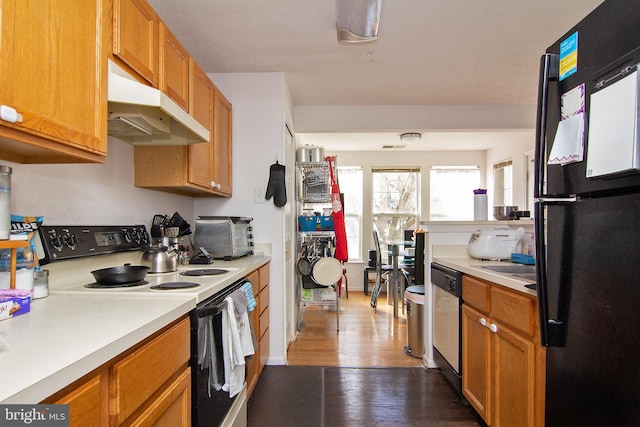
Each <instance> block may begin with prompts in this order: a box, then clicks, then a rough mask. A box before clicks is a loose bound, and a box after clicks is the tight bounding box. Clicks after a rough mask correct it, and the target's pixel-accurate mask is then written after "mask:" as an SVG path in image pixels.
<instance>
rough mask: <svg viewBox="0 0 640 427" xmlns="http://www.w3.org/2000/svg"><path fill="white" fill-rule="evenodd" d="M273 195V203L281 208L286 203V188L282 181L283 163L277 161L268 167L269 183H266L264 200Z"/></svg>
mask: <svg viewBox="0 0 640 427" xmlns="http://www.w3.org/2000/svg"><path fill="white" fill-rule="evenodd" d="M271 197H273V204H274V205H276V206H277V207H279V208H281V207H283V206H284V205H286V204H287V189H286V187H285V183H284V165H281V164H279V163H278V162H277V161H276V162H275V164H273V165H271V167H270V168H269V184H267V192H266V194H265V197H264V198H265V200H269V199H270V198H271Z"/></svg>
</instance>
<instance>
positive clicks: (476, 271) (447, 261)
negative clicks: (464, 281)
mask: <svg viewBox="0 0 640 427" xmlns="http://www.w3.org/2000/svg"><path fill="white" fill-rule="evenodd" d="M433 262H435V263H437V264H441V265H444V266H445V267H449V268H452V269H454V270H457V271H460V272H462V273H464V274H468V275H470V276H474V277H478V278H480V279H484V280H487V281H489V282H493V283H497V284H499V285H502V286H504V287H507V288H510V289H513V290H516V291H518V292H522V293H524V294H528V295H532V296H535V297H537V293H536V291H534V290H532V289H529V288H525V286H524V285H527V284H529V283H531V281H530V280H523V279H519V278H517V277H514V276H510V275H508V274H501V273H496V272H494V271H490V270H485V269H483V268H481V266H490V265H514V263H512V262H510V261H483V260H479V259H475V258H470V257H433Z"/></svg>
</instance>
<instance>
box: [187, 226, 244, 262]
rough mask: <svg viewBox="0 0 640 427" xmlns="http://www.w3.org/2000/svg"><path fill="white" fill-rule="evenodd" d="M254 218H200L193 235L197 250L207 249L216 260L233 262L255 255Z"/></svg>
mask: <svg viewBox="0 0 640 427" xmlns="http://www.w3.org/2000/svg"><path fill="white" fill-rule="evenodd" d="M252 220H253V218H248V217H239V216H200V217H198V218H197V219H196V221H195V231H194V233H193V238H194V243H193V244H194V246H195V247H196V249H198V248H205V249H206V250H207V251H208V252H209V253H210V254H211V255H212V256H213V258H215V259H224V260H231V259H234V258H239V257H242V256H245V255H250V254H252V253H253V233H252V230H253V228H252V227H251V221H252Z"/></svg>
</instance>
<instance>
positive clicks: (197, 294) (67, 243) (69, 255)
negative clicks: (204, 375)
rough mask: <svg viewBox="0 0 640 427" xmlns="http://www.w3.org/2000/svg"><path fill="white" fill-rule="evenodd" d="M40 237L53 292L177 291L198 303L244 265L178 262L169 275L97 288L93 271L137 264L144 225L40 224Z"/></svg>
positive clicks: (144, 240) (146, 242)
mask: <svg viewBox="0 0 640 427" xmlns="http://www.w3.org/2000/svg"><path fill="white" fill-rule="evenodd" d="M39 237H40V245H39V246H41V248H39V250H38V252H40V253H39V258H40V259H42V260H43V263H44V264H46V265H44V266H43V267H42V268H46V269H48V270H49V288H50V292H51V293H64V294H71V293H111V294H118V293H121V294H127V295H134V294H145V295H147V296H148V295H150V294H153V295H155V296H159V297H162V296H171V295H174V296H175V295H176V294H181V295H188V296H192V297H194V298H195V299H196V303H199V302H201V301H203V300H205V299H206V298H209V297H210V296H212V295H214V294H215V293H217V292H219V291H220V290H222V289H224V288H225V287H226V286H228V285H230V284H232V283H234V282H235V281H237V280H239V279H242V273H243V271H242V269H240V268H237V267H231V266H228V264H230V263H231V264H232V262H228V261H221V260H216V261H214V262H213V263H212V264H196V265H184V266H183V265H180V266H178V270H177V271H175V272H170V273H148V274H147V275H146V276H145V278H144V281H143V282H142V283H137V284H135V285H125V286H118V287H114V286H110V287H95V285H96V283H95V282H96V280H95V278H94V277H93V275H92V274H91V271H93V270H98V269H102V268H110V267H116V266H121V265H124V264H131V265H139V264H140V262H141V258H142V254H143V252H144V249H145V248H146V247H148V245H149V242H150V239H149V236H148V234H147V232H146V229H145V227H144V226H142V225H136V226H90V227H87V226H42V227H41V230H40V236H39ZM194 274H198V275H194Z"/></svg>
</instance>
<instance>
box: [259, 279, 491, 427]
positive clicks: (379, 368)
mask: <svg viewBox="0 0 640 427" xmlns="http://www.w3.org/2000/svg"><path fill="white" fill-rule="evenodd" d="M383 295H384V294H382V295H381V299H380V301H379V305H378V310H377V312H375V313H374V312H373V310H372V309H371V307H370V306H369V297H368V296H364V295H363V293H362V292H359V293H358V292H350V295H349V298H348V299H346V298H345V299H343V303H342V306H343V309H342V310H341V319H340V331H337V330H336V328H335V326H336V320H335V316H336V313H335V311H330V310H323V309H322V308H321V307H320V308H318V307H313V308H312V309H311V310H309V312H308V313H306V314H305V318H304V319H305V321H304V328H303V330H302V331H300V333H299V334H298V337H297V339H296V341H295V342H294V343H292V344H291V345H290V348H289V352H288V360H289V366H265V368H264V370H263V372H262V375H261V376H260V379H259V381H258V384H257V385H256V388H255V390H254V391H253V394H252V396H251V398H250V399H249V403H248V426H249V427H276V426H277V427H287V426H296V427H306V426H308V427H325V426H327V427H334V426H335V427H341V426H362V427H369V426H374V427H383V426H426V427H468V426H469V427H470V426H479V425H480V424H478V423H477V422H476V419H475V418H474V416H473V414H472V412H471V410H470V409H469V406H468V405H467V404H465V403H464V402H463V401H462V399H461V398H460V397H459V396H458V395H457V394H456V393H455V392H454V390H453V388H452V387H451V386H450V385H449V384H448V383H447V382H446V380H445V379H444V377H443V376H442V375H440V373H439V372H438V370H436V369H426V368H425V367H424V366H423V365H422V363H421V360H420V359H416V358H413V357H411V356H407V355H406V354H404V352H403V346H404V345H405V344H406V329H405V328H406V321H405V318H404V316H403V315H400V317H399V318H398V319H393V316H392V311H391V310H390V307H388V306H387V305H386V303H384V301H385V299H384V298H383Z"/></svg>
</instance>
